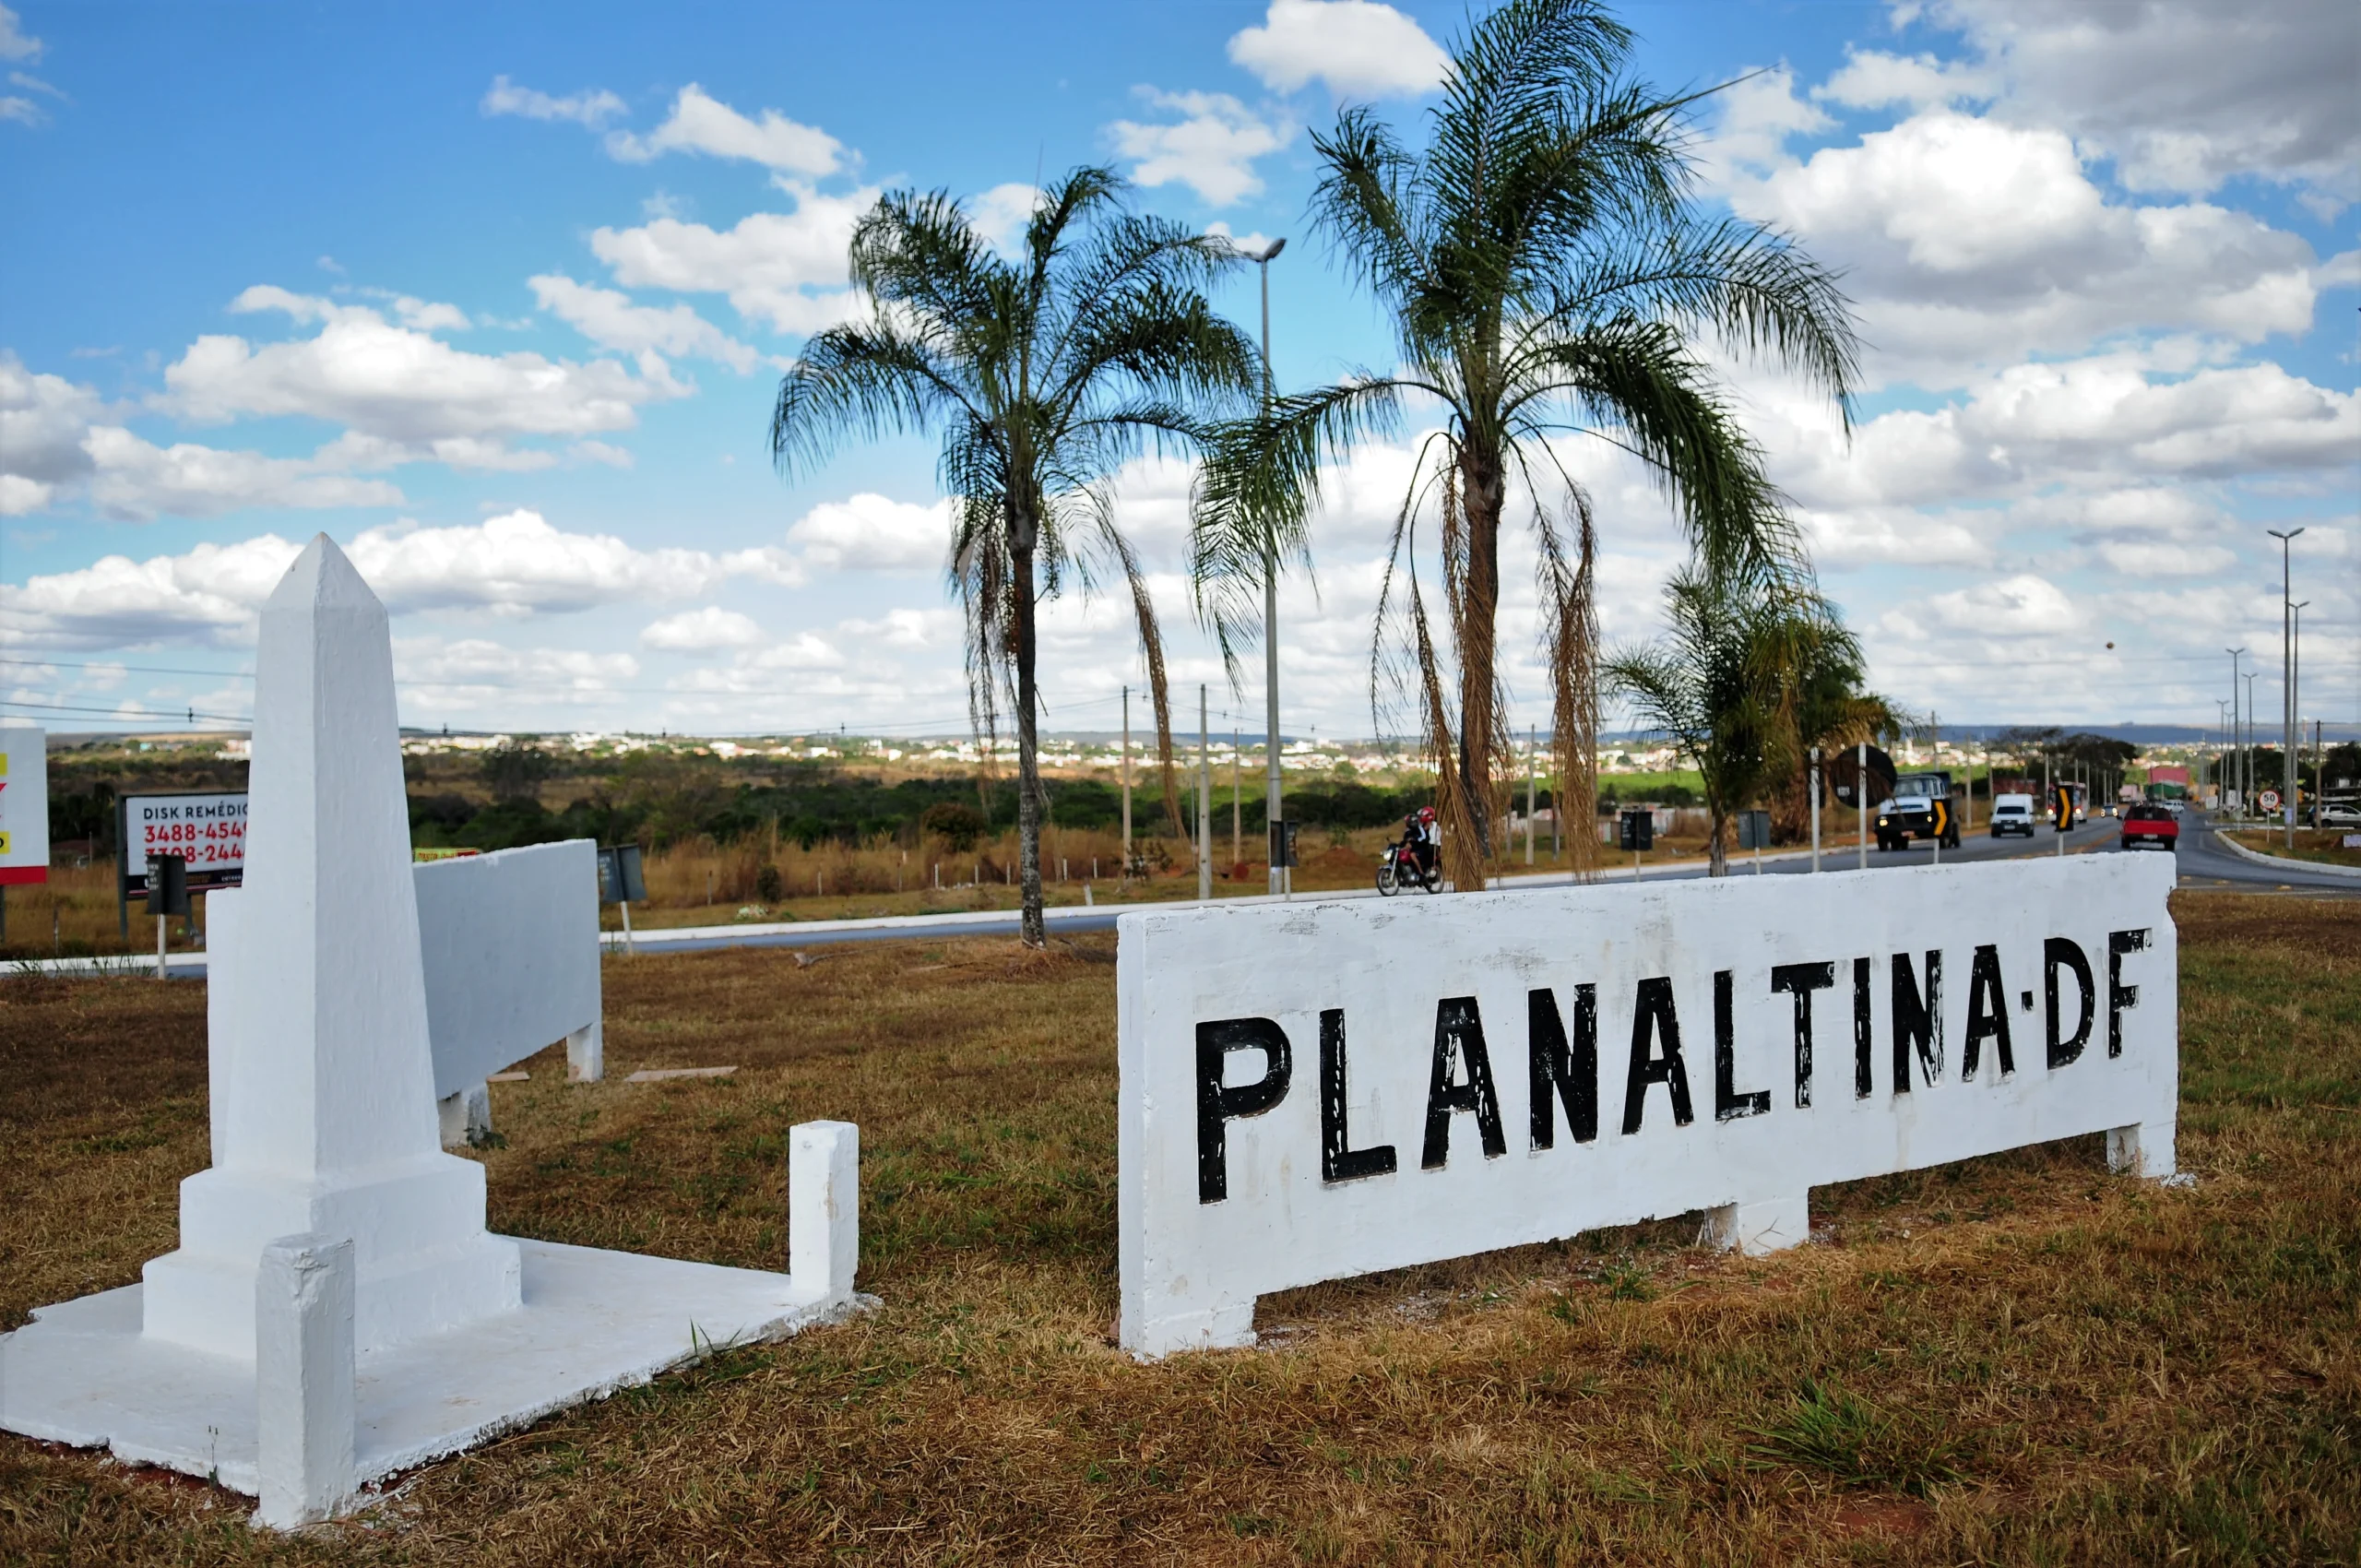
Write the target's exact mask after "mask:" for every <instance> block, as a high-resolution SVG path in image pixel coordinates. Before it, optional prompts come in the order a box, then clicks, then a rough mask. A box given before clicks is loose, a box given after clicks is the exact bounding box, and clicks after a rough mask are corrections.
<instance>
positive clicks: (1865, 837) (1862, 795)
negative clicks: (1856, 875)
mask: <svg viewBox="0 0 2361 1568" xmlns="http://www.w3.org/2000/svg"><path fill="white" fill-rule="evenodd" d="M1856 765H1857V771H1856V772H1855V774H1854V778H1853V804H1854V805H1856V806H1857V807H1858V808H1860V818H1861V820H1860V830H1861V847H1860V852H1859V857H1860V858H1859V861H1858V866H1857V869H1859V870H1861V871H1867V870H1869V742H1867V741H1863V742H1861V750H1860V754H1859V756H1858V757H1857V759H1856Z"/></svg>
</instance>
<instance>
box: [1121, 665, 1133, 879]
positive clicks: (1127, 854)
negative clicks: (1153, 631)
mask: <svg viewBox="0 0 2361 1568" xmlns="http://www.w3.org/2000/svg"><path fill="white" fill-rule="evenodd" d="M1131 877H1132V688H1131V687H1129V686H1125V687H1124V688H1123V876H1122V880H1124V881H1126V882H1129V881H1130V880H1131Z"/></svg>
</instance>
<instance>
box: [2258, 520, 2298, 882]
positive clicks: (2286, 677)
mask: <svg viewBox="0 0 2361 1568" xmlns="http://www.w3.org/2000/svg"><path fill="white" fill-rule="evenodd" d="M2263 531H2264V532H2265V533H2267V534H2269V535H2270V536H2271V537H2272V538H2273V539H2275V540H2278V541H2279V760H2280V764H2281V766H2280V774H2281V781H2282V785H2283V789H2282V792H2281V794H2280V797H2279V805H2280V809H2281V810H2282V811H2283V812H2284V813H2285V814H2286V822H2287V847H2288V848H2289V849H2294V848H2295V847H2296V627H2295V612H2294V610H2293V609H2292V608H2291V606H2292V605H2293V603H2294V601H2295V598H2296V595H2295V582H2294V578H2293V576H2292V574H2293V573H2294V571H2295V562H2294V553H2295V544H2296V535H2297V534H2299V533H2302V532H2303V531H2304V530H2303V529H2288V530H2287V531H2286V532H2284V533H2282V532H2280V531H2279V530H2278V529H2264V530H2263ZM2307 602H2308V601H2307Z"/></svg>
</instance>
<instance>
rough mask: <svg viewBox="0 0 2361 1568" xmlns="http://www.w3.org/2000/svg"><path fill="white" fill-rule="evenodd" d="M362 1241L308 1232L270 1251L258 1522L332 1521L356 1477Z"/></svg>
mask: <svg viewBox="0 0 2361 1568" xmlns="http://www.w3.org/2000/svg"><path fill="white" fill-rule="evenodd" d="M352 1277H353V1265H352V1242H351V1241H350V1240H344V1239H331V1238H329V1237H326V1236H322V1235H317V1234H311V1233H306V1234H303V1235H296V1236H281V1237H280V1238H279V1240H277V1241H273V1242H271V1243H270V1244H269V1245H267V1246H266V1247H265V1248H264V1249H263V1253H262V1267H261V1269H260V1270H259V1271H258V1272H257V1273H256V1275H255V1435H256V1437H257V1439H258V1440H259V1441H258V1443H257V1447H258V1453H257V1455H256V1458H257V1464H256V1473H257V1476H258V1478H259V1480H260V1483H261V1484H260V1487H259V1491H260V1492H261V1496H260V1498H259V1499H258V1503H257V1506H256V1507H255V1523H256V1524H258V1525H266V1526H270V1527H271V1528H273V1529H280V1530H285V1529H292V1528H293V1527H295V1526H298V1525H309V1524H313V1523H315V1522H317V1521H319V1520H321V1519H327V1518H332V1517H334V1516H335V1515H336V1514H337V1512H338V1510H339V1509H340V1508H342V1507H343V1506H344V1505H345V1504H346V1503H349V1502H350V1500H351V1498H352V1495H353V1493H354V1491H357V1490H358V1487H357V1485H356V1483H355V1480H354V1474H355V1472H354V1467H353V1452H352V1451H353V1440H354V1431H355V1414H354V1408H353V1335H352Z"/></svg>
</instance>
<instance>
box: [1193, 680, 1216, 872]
mask: <svg viewBox="0 0 2361 1568" xmlns="http://www.w3.org/2000/svg"><path fill="white" fill-rule="evenodd" d="M1213 896H1214V769H1213V761H1212V758H1211V755H1210V754H1208V753H1207V752H1206V750H1205V688H1204V686H1202V685H1200V686H1199V687H1198V688H1197V897H1200V898H1211V897H1213Z"/></svg>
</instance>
